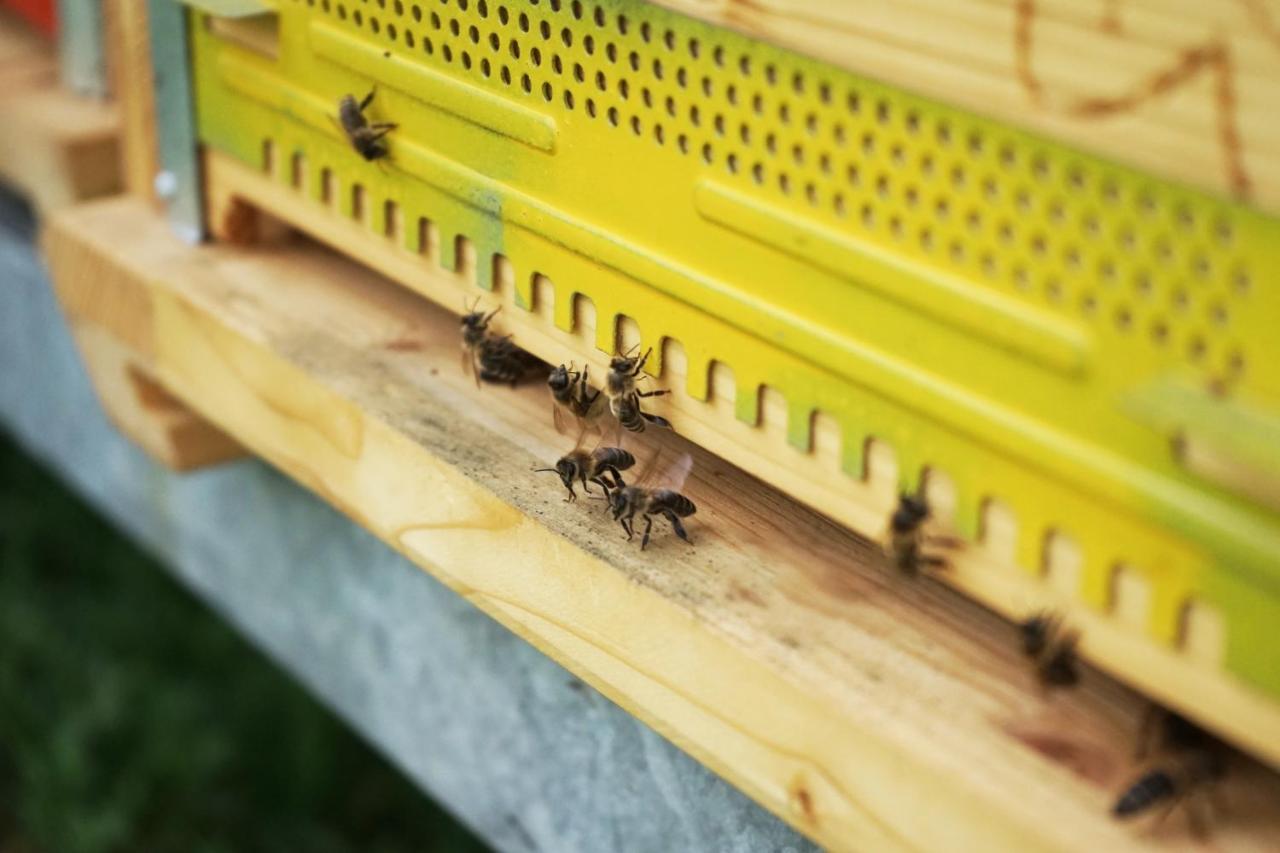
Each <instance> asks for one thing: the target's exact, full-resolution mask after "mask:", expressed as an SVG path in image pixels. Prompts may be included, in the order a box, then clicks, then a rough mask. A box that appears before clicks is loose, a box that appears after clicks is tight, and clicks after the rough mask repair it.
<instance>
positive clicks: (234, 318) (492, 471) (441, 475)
mask: <svg viewBox="0 0 1280 853" xmlns="http://www.w3.org/2000/svg"><path fill="white" fill-rule="evenodd" d="M46 250H47V254H48V259H49V263H50V267H51V271H52V274H53V277H54V279H55V281H56V283H57V287H58V293H59V296H60V298H61V299H62V300H63V303H64V305H66V306H68V313H69V314H70V315H71V316H72V317H73V318H74V319H75V321H76V322H77V323H80V324H88V325H92V324H93V323H95V322H96V321H97V320H98V319H99V318H101V321H102V323H103V325H104V327H109V328H110V329H112V330H113V331H112V334H115V335H117V336H118V337H119V338H120V339H121V341H122V343H124V344H126V345H128V346H129V347H131V348H132V349H133V350H134V351H135V352H137V353H138V355H139V357H140V358H142V359H144V360H145V364H146V367H147V368H148V369H149V370H150V371H151V372H152V374H153V375H154V376H155V377H156V378H157V379H158V381H159V382H160V383H161V384H162V385H163V386H164V387H165V389H167V391H168V392H169V393H171V394H173V395H174V396H176V397H178V398H179V399H181V400H182V401H183V402H184V403H186V404H187V405H189V406H190V407H191V408H193V409H194V410H196V411H198V412H199V413H200V414H201V415H203V416H204V417H206V418H208V419H209V420H210V421H212V422H213V423H215V424H217V425H218V426H219V427H221V428H222V429H224V430H226V431H227V432H228V433H229V434H231V435H233V436H235V437H236V438H237V439H238V440H240V441H241V442H242V443H243V444H244V445H245V446H247V447H249V448H251V449H253V451H254V452H256V453H258V454H259V455H261V456H262V457H263V458H265V459H267V460H268V461H270V462H271V463H272V464H274V465H276V466H278V467H279V468H281V469H282V470H283V471H285V472H287V473H288V474H290V475H291V476H293V477H294V478H295V479H297V480H298V481H299V482H300V483H302V484H304V485H305V486H307V487H308V488H311V489H312V490H314V491H315V492H316V493H317V494H319V495H321V496H322V497H324V498H325V499H326V500H328V501H329V502H331V503H332V504H333V505H334V506H336V507H338V508H339V509H341V510H342V511H343V512H345V513H347V514H348V515H350V516H351V517H352V518H354V519H356V520H357V521H358V522H359V523H361V524H362V525H363V526H365V527H366V528H367V529H369V530H370V531H372V532H373V533H375V534H376V535H378V536H379V537H381V538H382V539H383V540H384V541H386V542H387V543H388V544H389V545H391V546H392V547H394V548H396V549H397V550H399V551H401V552H402V553H404V554H405V555H406V556H408V557H409V558H410V559H412V560H414V561H415V562H416V563H418V564H419V565H420V566H422V567H423V568H424V569H426V570H427V571H429V572H431V573H432V574H434V575H435V576H436V577H438V578H439V579H440V580H442V581H443V582H444V583H446V584H448V585H449V586H450V587H451V588H453V589H454V590H456V591H457V592H458V593H459V594H461V595H464V596H466V597H467V599H468V600H470V601H471V602H473V603H474V604H476V606H478V607H480V608H481V609H483V610H484V611H485V612H487V613H489V614H490V615H491V616H493V617H494V618H495V619H497V620H498V621H500V622H502V623H503V624H504V625H506V626H508V627H509V628H510V629H511V630H513V631H515V632H516V633H518V634H519V635H520V636H522V637H524V638H526V639H527V640H529V641H530V642H532V643H533V644H535V645H536V646H537V647H538V648H540V649H542V650H543V651H544V652H546V653H547V654H549V655H551V656H552V657H554V658H555V659H556V660H558V661H560V662H561V663H563V664H564V665H565V666H566V667H568V668H569V669H570V670H572V671H573V672H574V673H576V674H577V675H579V676H580V677H582V678H584V679H585V680H587V681H589V682H590V683H592V684H593V685H595V686H596V687H597V688H599V689H600V690H602V691H603V692H604V693H606V694H607V695H608V696H609V697H610V698H612V699H613V700H614V701H616V702H618V703H619V704H621V705H622V706H623V707H625V708H626V709H628V710H629V711H631V712H632V713H635V714H636V715H637V716H639V717H640V718H641V719H643V720H645V721H646V722H648V723H649V724H650V725H652V726H653V727H654V728H655V729H657V730H658V731H660V732H661V733H663V734H664V735H665V736H667V737H669V738H670V739H671V740H672V741H674V742H675V743H676V744H678V745H680V746H681V747H682V748H684V749H686V750H687V751H688V752H690V753H691V754H693V755H694V756H695V757H697V758H699V759H700V760H702V761H703V762H705V763H706V764H708V765H709V766H710V767H712V768H713V769H715V770H716V771H717V772H719V773H721V774H722V775H724V776H725V777H726V778H728V779H729V780H730V781H732V782H733V783H734V784H736V785H738V786H739V787H741V788H742V789H743V790H744V791H746V792H747V793H748V794H750V795H751V796H753V797H754V798H756V799H757V800H758V801H759V802H761V803H762V804H763V805H765V806H766V807H767V808H769V809H771V810H772V811H774V812H776V813H777V814H779V815H780V816H782V817H783V818H785V819H786V820H788V821H789V822H790V823H792V824H793V825H795V826H796V827H797V828H799V829H800V830H802V831H803V832H805V833H807V834H809V835H810V836H811V837H813V838H814V839H815V840H817V841H818V842H819V843H821V844H824V845H826V846H828V847H830V848H833V849H840V850H853V849H877V850H883V849H913V848H925V849H942V848H946V849H1054V848H1067V847H1071V848H1080V847H1095V848H1098V849H1107V850H1127V849H1140V848H1144V847H1146V846H1147V845H1148V844H1149V843H1150V839H1149V837H1148V836H1145V835H1141V834H1138V833H1136V832H1134V831H1131V830H1130V829H1129V828H1127V827H1120V826H1118V825H1116V824H1114V823H1113V822H1112V821H1111V820H1110V818H1109V817H1108V809H1109V806H1110V804H1111V802H1112V800H1113V798H1114V797H1115V795H1116V792H1117V790H1118V789H1119V788H1121V787H1122V786H1123V785H1124V784H1125V782H1126V781H1128V780H1129V779H1130V777H1131V776H1132V775H1133V774H1134V772H1135V768H1134V767H1133V765H1132V763H1131V761H1130V752H1131V749H1132V742H1133V734H1134V731H1135V729H1136V726H1137V721H1138V718H1139V716H1140V714H1141V712H1142V710H1143V702H1142V700H1140V699H1139V698H1138V697H1137V696H1136V695H1134V694H1132V693H1130V692H1129V691H1127V690H1125V689H1124V688H1122V687H1120V686H1118V685H1117V684H1115V683H1114V682H1111V681H1109V680H1108V679H1106V678H1105V677H1102V676H1100V675H1098V674H1096V673H1093V672H1089V673H1086V676H1085V681H1084V684H1083V685H1082V686H1081V688H1079V689H1076V690H1073V691H1070V692H1066V693H1058V694H1054V695H1051V696H1049V695H1045V694H1043V693H1041V692H1040V691H1039V690H1038V689H1037V688H1036V686H1035V684H1034V679H1033V678H1032V677H1031V674H1030V673H1029V672H1028V671H1027V669H1026V667H1025V664H1024V662H1023V660H1022V659H1021V657H1020V655H1019V653H1018V651H1017V649H1016V635H1015V632H1014V631H1013V629H1012V628H1011V627H1010V626H1009V625H1008V624H1007V623H1006V622H1004V621H1002V620H1000V619H998V618H996V617H994V616H993V615H992V614H990V613H988V612H986V611H984V610H982V609H981V608H979V607H977V606H976V605H973V604H972V603H970V602H968V601H967V600H964V599H962V598H961V597H960V596H958V595H956V594H954V593H952V592H951V591H949V590H947V589H945V588H944V587H942V586H940V585H937V584H935V583H934V582H933V581H931V580H923V581H921V582H919V583H912V582H908V581H905V580H903V579H900V578H898V577H896V576H894V575H893V574H892V573H891V572H889V571H888V570H887V569H886V567H885V566H884V565H883V561H882V559H881V557H880V556H879V551H878V549H877V548H876V547H875V546H873V545H869V544H868V543H867V542H865V541H862V540H859V539H857V538H855V537H853V536H852V535H850V534H849V533H847V532H846V531H844V530H842V529H840V528H838V527H837V526H835V525H833V524H831V523H829V522H827V521H826V520H824V519H822V518H821V517H819V516H817V515H816V514H814V513H812V512H810V511H808V510H806V509H804V508H802V507H800V506H798V505H796V504H795V503H793V502H791V501H789V500H787V499H786V498H785V497H783V496H781V495H779V494H778V493H777V492H775V491H774V490H772V489H770V488H769V487H768V486H767V485H765V484H763V483H761V482H759V481H757V480H754V479H753V478H751V477H749V476H747V475H744V474H743V473H742V472H740V471H738V470H736V469H734V468H733V467H732V466H731V465H729V464H727V463H725V462H723V461H721V460H719V459H717V458H715V457H713V456H711V455H709V454H707V453H705V452H703V451H701V450H700V449H698V448H696V447H694V446H692V445H689V444H688V443H686V442H684V441H683V440H681V439H679V438H678V437H676V436H674V435H671V434H663V435H660V436H654V437H653V441H655V442H658V444H648V445H635V448H636V451H637V453H638V454H639V455H641V456H644V455H645V454H646V453H648V452H650V450H651V449H652V448H654V447H657V446H661V447H662V448H663V450H664V453H665V454H666V455H668V456H671V457H674V455H676V454H679V453H682V452H688V453H690V454H691V455H692V457H693V459H694V468H693V475H692V478H691V480H690V482H689V484H688V486H687V488H686V492H687V493H688V495H689V496H690V497H691V498H692V499H693V500H694V501H695V502H696V503H697V505H698V513H697V515H696V516H695V517H694V518H693V519H691V525H690V533H691V535H692V537H693V541H694V544H693V546H692V547H691V546H689V545H686V544H684V543H682V542H680V541H679V540H677V539H676V538H675V537H673V536H671V535H670V532H669V531H668V530H666V529H665V525H661V527H662V529H661V530H660V534H659V535H658V538H657V539H656V540H655V541H654V543H653V544H652V545H651V547H650V549H649V550H647V551H644V552H641V551H640V550H639V549H638V547H637V543H635V542H627V541H626V539H625V537H624V536H623V535H622V534H621V532H620V531H619V529H618V527H617V525H616V524H614V523H613V522H612V521H610V520H609V519H608V518H607V517H606V515H605V513H604V512H603V508H602V507H601V506H600V505H599V504H598V503H596V502H594V501H590V500H586V499H584V500H581V501H579V502H578V503H577V504H566V503H565V502H564V501H563V494H564V493H563V489H562V488H561V487H560V485H559V483H558V482H556V481H555V480H554V478H552V477H550V476H549V475H547V474H544V473H537V472H534V471H533V470H532V469H533V468H535V467H540V466H545V465H547V464H548V463H550V462H552V461H554V459H555V458H556V457H557V456H558V455H559V454H561V453H562V452H564V451H565V450H566V449H567V447H568V445H570V444H571V443H572V442H571V440H570V439H567V438H565V437H563V436H561V435H559V434H557V433H556V431H555V430H554V428H553V427H552V425H551V417H550V410H549V408H550V407H549V402H548V398H547V396H546V391H545V389H544V388H541V387H537V386H536V385H535V386H529V387H523V388H520V389H517V390H511V389H508V388H495V387H486V388H484V389H477V388H476V387H475V386H474V385H473V384H472V382H471V380H470V378H468V377H466V376H464V375H463V374H462V372H461V369H460V366H459V364H458V329H457V320H456V318H455V317H454V316H453V315H451V314H449V313H447V312H445V311H442V310H440V309H438V308H436V307H434V306H432V305H430V304H427V303H426V302H424V301H423V300H421V299H418V298H416V297H414V296H413V295H412V294H410V293H408V292H406V291H405V290H404V289H403V288H400V287H397V286H394V285H392V284H391V283H389V282H387V281H385V280H384V279H382V278H380V277H379V276H377V275H376V274H374V273H372V272H370V271H368V270H366V269H364V268H361V267H359V266H357V265H355V264H353V263H351V262H349V261H347V260H345V259H342V258H339V257H336V256H334V255H333V254H331V253H329V252H328V251H326V250H323V249H321V248H318V247H316V246H315V245H313V244H309V243H306V242H298V241H294V242H285V243H281V244H276V245H272V246H267V247H261V248H251V249H245V248H241V247H232V246H214V247H204V248H190V247H187V246H184V245H182V244H180V243H179V242H178V241H177V240H176V239H175V238H174V237H173V236H172V235H171V234H170V232H169V229H168V228H167V226H166V225H165V224H164V223H163V221H162V220H160V219H159V218H158V217H157V216H156V215H155V214H154V213H152V212H151V211H150V210H149V209H148V208H147V207H146V206H145V205H144V204H143V203H141V202H139V201H137V200H131V199H127V198H122V199H115V200H108V201H103V202H97V203H93V204H90V205H85V206H82V207H79V208H75V209H69V210H65V211H62V212H61V213H59V214H58V215H56V216H54V217H53V219H52V221H51V222H50V224H49V227H48V229H47V232H46ZM95 258H96V259H97V262H98V263H99V264H100V265H101V268H102V270H103V274H104V276H105V278H106V279H107V280H109V281H110V282H111V287H112V288H114V290H115V291H116V292H117V293H118V294H119V295H121V296H122V297H123V298H125V299H126V300H127V302H128V303H129V304H131V305H133V306H136V307H138V310H134V311H130V312H129V313H130V314H131V316H133V317H135V318H138V319H135V320H134V321H133V322H129V323H126V322H122V321H121V320H120V318H119V317H118V316H117V314H115V313H113V311H112V308H111V304H112V300H106V299H102V298H98V297H96V296H86V295H79V296H77V294H79V293H80V292H81V291H85V290H90V289H92V288H93V287H94V286H95V282H94V281H93V277H92V276H86V275H85V274H84V271H85V269H86V264H87V263H91V262H92V259H95ZM420 273H421V275H422V276H424V277H444V276H450V275H451V274H448V273H445V272H443V271H441V270H439V269H438V268H435V267H434V266H433V265H431V264H429V263H427V262H425V261H424V262H423V263H422V264H421V271H420ZM651 432H652V431H651ZM646 436H650V433H646ZM459 712H460V713H465V709H460V711H459ZM1224 794H1225V796H1226V797H1227V798H1228V800H1229V801H1230V803H1231V810H1230V813H1229V814H1230V818H1229V819H1227V820H1226V821H1224V822H1223V823H1222V824H1221V825H1220V826H1218V827H1217V829H1216V832H1215V835H1214V837H1213V843H1214V844H1215V846H1217V847H1219V848H1221V849H1229V850H1252V849H1257V850H1262V849H1266V848H1267V847H1269V846H1270V845H1271V844H1272V842H1273V841H1274V838H1275V837H1276V833H1277V832H1280V815H1277V814H1276V813H1275V811H1274V809H1273V808H1271V805H1272V804H1273V803H1274V802H1275V801H1276V797H1277V796H1278V795H1280V780H1278V779H1277V777H1276V776H1275V775H1274V774H1273V773H1272V772H1270V771H1268V770H1266V769H1264V768H1263V767H1261V766H1259V765H1257V764H1254V763H1250V762H1248V761H1246V760H1244V759H1240V761H1239V762H1238V766H1237V767H1236V769H1235V770H1234V772H1233V775H1232V776H1231V778H1230V780H1229V782H1228V783H1227V790H1226V791H1225V792H1224ZM1158 833H1159V835H1160V836H1161V837H1162V838H1163V840H1165V841H1167V842H1173V843H1175V844H1177V845H1179V846H1184V847H1190V846H1192V845H1191V842H1190V841H1189V840H1188V838H1187V837H1186V835H1185V829H1184V827H1183V824H1182V822H1180V821H1176V820H1170V821H1166V822H1164V823H1163V824H1162V825H1161V826H1160V828H1159V829H1158Z"/></svg>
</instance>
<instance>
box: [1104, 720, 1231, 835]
mask: <svg viewBox="0 0 1280 853" xmlns="http://www.w3.org/2000/svg"><path fill="white" fill-rule="evenodd" d="M1159 717H1160V719H1159V736H1158V746H1159V749H1160V751H1161V752H1162V756H1161V757H1160V758H1159V759H1158V760H1157V763H1156V765H1155V766H1154V767H1152V768H1150V769H1148V770H1147V771H1146V772H1145V773H1143V774H1142V775H1141V776H1139V777H1138V778H1137V779H1135V780H1134V781H1133V782H1131V783H1130V784H1129V786H1128V787H1126V788H1125V789H1124V791H1122V792H1121V793H1120V796H1119V797H1118V798H1116V801H1115V804H1114V805H1113V806H1112V807H1111V815H1112V816H1113V817H1114V818H1116V819H1117V820H1130V819H1133V818H1136V817H1139V816H1141V815H1144V814H1148V813H1150V812H1151V810H1152V809H1154V808H1156V807H1157V806H1164V811H1163V812H1161V813H1160V816H1159V817H1158V818H1157V820H1162V819H1163V818H1164V816H1165V815H1167V814H1168V813H1169V812H1170V811H1172V810H1173V809H1174V807H1176V806H1178V805H1179V804H1184V807H1185V809H1186V813H1187V820H1188V823H1189V824H1190V827H1191V832H1192V834H1193V835H1195V836H1196V837H1197V838H1204V837H1205V836H1207V835H1208V827H1209V820H1208V818H1207V817H1206V812H1207V811H1208V809H1207V808H1206V807H1207V806H1210V805H1212V804H1213V803H1212V798H1211V797H1212V794H1213V793H1214V791H1215V789H1216V787H1217V783H1218V782H1219V781H1220V780H1221V779H1222V778H1223V777H1224V776H1226V773H1227V756H1226V750H1225V748H1224V747H1223V745H1222V744H1221V743H1219V742H1218V741H1217V740H1216V739H1215V738H1213V736H1211V735H1210V734H1208V733H1207V732H1205V731H1204V730H1203V729H1201V728H1200V727H1198V726H1196V725H1195V724H1194V723H1192V722H1190V721H1189V720H1187V719H1185V718H1184V717H1182V716H1180V715H1178V714H1174V713H1172V712H1170V711H1163V712H1162V713H1160V714H1159ZM1150 719H1151V718H1150V717H1148V720H1150ZM1144 728H1147V727H1146V726H1144ZM1143 734H1144V735H1145V732H1144V733H1143ZM1143 739H1145V738H1143ZM1144 748H1145V744H1143V743H1141V741H1140V749H1144ZM1144 751H1145V750H1144ZM1202 792H1203V793H1205V794H1209V795H1210V799H1208V800H1205V799H1203V798H1200V797H1198V796H1195V795H1197V794H1200V793H1202ZM1193 806H1196V807H1194V808H1193Z"/></svg>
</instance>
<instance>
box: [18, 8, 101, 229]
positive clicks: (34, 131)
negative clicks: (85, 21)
mask: <svg viewBox="0 0 1280 853" xmlns="http://www.w3.org/2000/svg"><path fill="white" fill-rule="evenodd" d="M118 136H119V119H118V116H117V113H116V109H115V107H113V106H112V105H110V104H106V103H102V102H99V101H95V100H92V99H89V98H81V97H77V96H75V95H72V94H70V93H68V92H66V91H64V90H63V89H62V88H61V87H59V86H58V84H57V66H56V62H55V60H54V57H53V53H52V48H51V47H50V46H48V45H45V44H43V43H40V42H38V40H36V39H34V38H33V37H31V36H30V35H29V34H25V33H23V31H22V29H21V25H20V22H15V21H14V20H13V19H12V18H10V17H7V16H0V181H3V182H4V183H6V184H9V185H10V186H12V187H14V188H16V189H17V190H18V191H20V192H21V193H22V194H23V195H25V196H26V197H27V198H28V199H30V200H31V201H32V203H33V204H34V205H35V207H36V208H37V210H40V211H48V210H52V209H55V208H58V207H61V206H63V205H66V204H69V203H71V202H74V201H81V200H84V199H88V198H94V197H97V196H101V195H107V194H109V193H113V192H116V191H117V190H119V189H120V186H121V182H120V163H119V160H120V153H119V145H118Z"/></svg>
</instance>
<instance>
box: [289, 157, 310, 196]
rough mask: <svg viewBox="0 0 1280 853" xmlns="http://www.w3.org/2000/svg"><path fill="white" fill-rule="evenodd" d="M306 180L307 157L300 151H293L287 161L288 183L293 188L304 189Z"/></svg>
mask: <svg viewBox="0 0 1280 853" xmlns="http://www.w3.org/2000/svg"><path fill="white" fill-rule="evenodd" d="M306 180H307V157H306V155H305V154H303V153H302V152H301V151H295V152H293V157H292V158H290V161H289V183H290V184H291V185H292V186H293V188H294V189H295V190H302V189H305V186H304V184H305V183H306Z"/></svg>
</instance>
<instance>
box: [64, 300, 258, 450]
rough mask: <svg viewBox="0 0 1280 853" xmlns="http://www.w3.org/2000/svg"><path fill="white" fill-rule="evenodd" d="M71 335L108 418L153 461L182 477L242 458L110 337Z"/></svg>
mask: <svg viewBox="0 0 1280 853" xmlns="http://www.w3.org/2000/svg"><path fill="white" fill-rule="evenodd" d="M72 331H73V333H74V335H75V340H76V346H77V347H78V348H79V349H80V357H81V359H82V360H83V361H84V365H85V369H86V370H87V371H88V373H89V378H90V380H91V381H92V382H93V388H94V391H95V392H97V395H98V399H99V401H101V403H102V408H103V410H104V411H105V412H106V414H107V417H108V418H110V419H111V421H112V423H114V424H115V425H116V428H117V429H119V430H120V431H121V432H122V433H124V434H125V435H127V436H128V437H129V438H130V439H131V440H132V441H133V442H134V443H135V444H137V445H138V446H139V447H141V448H142V449H143V450H144V451H146V453H147V455H149V456H150V457H151V458H152V459H154V460H155V461H156V462H159V463H160V464H161V465H164V466H165V467H166V468H169V469H170V470H172V471H177V472H186V471H194V470H196V469H199V468H205V467H208V466H211V465H218V464H221V463H223V462H229V461H231V460H233V459H238V458H240V457H242V456H244V449H243V448H241V447H240V445H239V444H237V443H236V441H235V440H234V439H232V438H231V437H230V436H228V435H227V434H226V433H224V432H223V431H222V430H220V429H218V428H217V427H215V426H213V425H212V424H211V423H209V422H208V421H207V420H205V419H204V418H202V417H200V416H199V415H197V414H196V413H195V412H193V411H191V409H190V408H188V407H187V406H186V405H184V404H183V403H182V401H181V400H179V399H177V398H176V397H174V396H173V395H172V394H170V393H169V392H168V391H166V390H165V389H164V387H163V386H162V385H160V383H158V382H157V381H156V380H155V379H154V377H152V375H151V373H150V371H149V370H148V368H147V367H146V365H145V364H144V362H143V360H142V359H141V358H140V357H139V356H138V354H137V353H136V352H133V351H132V350H130V349H129V348H128V347H127V346H125V345H123V344H121V343H120V342H119V341H118V340H117V339H116V338H115V336H114V335H112V334H111V332H109V331H107V330H106V329H105V328H103V327H99V326H94V325H88V324H84V325H81V324H77V325H73V327H72Z"/></svg>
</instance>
